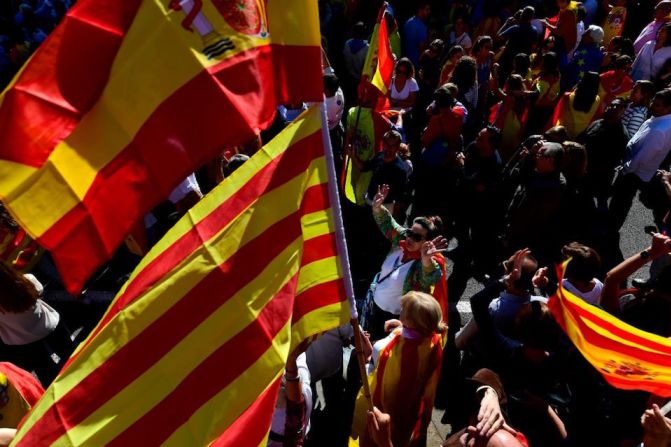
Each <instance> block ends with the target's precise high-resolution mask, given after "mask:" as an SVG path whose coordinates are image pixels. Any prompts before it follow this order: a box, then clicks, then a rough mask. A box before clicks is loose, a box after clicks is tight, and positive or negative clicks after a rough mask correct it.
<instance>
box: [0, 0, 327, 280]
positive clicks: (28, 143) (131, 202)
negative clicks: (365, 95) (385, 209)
mask: <svg viewBox="0 0 671 447" xmlns="http://www.w3.org/2000/svg"><path fill="white" fill-rule="evenodd" d="M238 3H239V4H238ZM238 3H234V2H225V1H220V0H217V1H212V2H201V1H196V0H173V1H169V0H144V1H141V0H127V1H117V0H81V1H79V2H77V4H76V5H75V6H74V7H73V8H72V9H71V10H70V12H69V13H68V15H67V16H66V18H65V19H64V21H63V23H62V24H61V25H60V26H59V27H58V28H57V29H56V30H55V31H54V32H53V33H52V34H51V35H50V36H49V38H48V39H47V40H46V41H45V42H44V44H43V45H42V46H41V47H40V48H39V49H38V50H37V52H36V53H35V54H34V55H33V57H32V58H31V59H30V60H29V61H28V63H27V64H26V66H25V67H24V68H23V70H22V71H21V72H20V73H19V74H18V75H17V77H16V78H15V79H14V81H13V82H12V84H11V85H10V86H9V87H8V89H7V90H6V91H5V92H4V93H3V94H2V96H1V97H0V199H2V200H3V202H5V203H6V205H7V207H8V209H9V210H10V211H11V213H12V214H13V215H14V217H15V218H16V219H17V220H18V221H19V223H20V224H21V225H22V227H24V228H25V229H26V231H27V232H28V233H29V234H30V236H31V237H33V238H34V239H35V240H36V241H38V243H40V244H41V245H42V246H43V247H45V248H46V249H48V250H50V251H51V253H52V255H53V257H54V260H55V263H56V265H57V267H58V269H59V271H60V273H61V275H62V277H63V280H64V282H65V285H66V287H67V288H68V290H69V291H71V292H73V293H75V292H77V291H79V290H80V289H81V287H82V286H83V284H84V282H85V281H86V279H87V278H88V277H89V276H90V275H91V274H92V273H93V272H94V271H95V269H96V268H97V267H98V266H100V265H101V264H102V263H103V262H105V261H106V260H108V259H109V258H110V257H111V255H112V254H113V253H114V251H115V250H116V248H117V247H118V246H119V244H120V243H121V241H122V240H123V239H124V238H125V237H126V236H127V235H128V233H129V231H130V230H131V228H132V227H133V225H134V224H135V223H136V222H138V221H139V220H141V218H142V216H143V215H144V213H146V212H147V211H149V210H150V209H151V208H152V207H153V206H154V205H156V204H157V203H159V202H160V201H162V200H165V198H166V197H167V196H168V195H169V193H170V191H171V190H172V188H174V187H175V186H176V185H177V184H178V183H179V182H180V181H182V180H183V179H184V178H185V177H186V176H187V175H188V174H190V173H192V172H193V171H194V170H196V169H197V168H199V167H200V166H202V165H203V164H205V163H206V162H208V161H209V160H211V159H212V158H213V157H214V156H216V155H217V154H218V153H220V152H221V151H222V150H223V149H224V148H225V147H226V146H233V145H236V144H241V143H245V142H246V141H249V140H251V139H252V138H254V137H255V135H256V134H257V133H258V132H259V131H260V130H261V129H263V128H265V127H267V126H268V125H269V124H270V123H271V121H272V119H273V117H274V114H275V109H276V106H277V105H278V104H282V103H288V102H296V101H320V100H321V95H322V73H321V49H320V31H319V20H318V11H317V5H316V4H315V2H313V1H309V0H299V1H298V3H294V4H292V8H286V6H285V5H284V4H283V2H279V1H277V0H270V1H267V2H266V1H256V0H246V1H243V2H238ZM240 6H243V7H240Z"/></svg>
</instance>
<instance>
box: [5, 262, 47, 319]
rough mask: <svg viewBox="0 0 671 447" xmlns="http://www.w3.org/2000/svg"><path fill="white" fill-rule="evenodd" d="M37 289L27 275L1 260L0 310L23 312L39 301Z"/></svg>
mask: <svg viewBox="0 0 671 447" xmlns="http://www.w3.org/2000/svg"><path fill="white" fill-rule="evenodd" d="M37 298H38V294H37V289H36V288H35V286H34V285H33V283H31V282H30V281H28V280H27V279H26V277H25V276H23V275H22V274H20V273H18V272H17V271H16V270H14V269H12V268H11V267H10V266H9V265H7V264H6V263H5V262H2V261H0V310H2V311H3V312H7V313H22V312H25V311H27V310H29V309H31V308H32V307H33V306H34V305H35V302H36V301H37Z"/></svg>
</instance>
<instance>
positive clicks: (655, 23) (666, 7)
mask: <svg viewBox="0 0 671 447" xmlns="http://www.w3.org/2000/svg"><path fill="white" fill-rule="evenodd" d="M669 14H671V1H669V0H662V1H660V2H658V3H657V5H655V12H654V16H653V19H652V22H650V23H648V24H647V25H646V26H645V27H644V28H643V29H642V30H641V33H640V34H639V35H638V37H637V38H636V40H634V52H635V53H636V54H638V53H639V52H640V51H641V50H642V49H643V47H644V46H645V44H647V43H648V42H653V41H655V39H656V38H657V34H658V33H659V30H660V28H661V27H662V26H664V24H666V23H667V22H668V21H669Z"/></svg>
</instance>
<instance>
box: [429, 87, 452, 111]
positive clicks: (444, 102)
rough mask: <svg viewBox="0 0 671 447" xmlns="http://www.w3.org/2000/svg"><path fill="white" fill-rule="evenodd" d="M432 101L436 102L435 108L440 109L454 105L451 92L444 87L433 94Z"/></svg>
mask: <svg viewBox="0 0 671 447" xmlns="http://www.w3.org/2000/svg"><path fill="white" fill-rule="evenodd" d="M433 100H434V101H435V102H436V106H437V107H438V108H440V109H443V108H446V107H452V106H453V105H454V98H453V97H452V92H451V91H450V90H449V89H448V88H447V87H445V86H443V87H440V88H438V89H437V90H436V91H435V92H433Z"/></svg>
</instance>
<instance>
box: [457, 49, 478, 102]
mask: <svg viewBox="0 0 671 447" xmlns="http://www.w3.org/2000/svg"><path fill="white" fill-rule="evenodd" d="M477 80H478V66H477V63H476V62H475V59H473V58H472V57H470V56H464V57H462V58H461V59H459V61H458V62H457V63H456V64H455V65H454V70H452V74H451V75H450V82H451V83H453V84H455V85H456V86H457V87H458V88H459V94H460V95H465V94H466V93H468V91H469V90H470V89H471V88H473V86H474V85H475V82H476V81H477Z"/></svg>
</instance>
